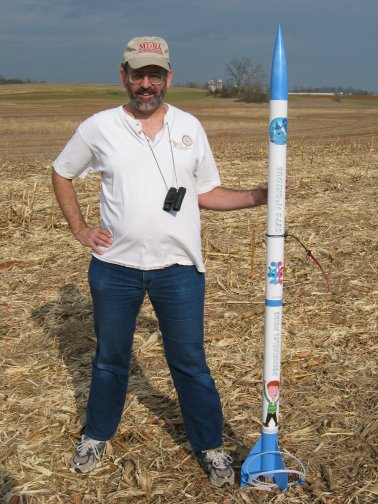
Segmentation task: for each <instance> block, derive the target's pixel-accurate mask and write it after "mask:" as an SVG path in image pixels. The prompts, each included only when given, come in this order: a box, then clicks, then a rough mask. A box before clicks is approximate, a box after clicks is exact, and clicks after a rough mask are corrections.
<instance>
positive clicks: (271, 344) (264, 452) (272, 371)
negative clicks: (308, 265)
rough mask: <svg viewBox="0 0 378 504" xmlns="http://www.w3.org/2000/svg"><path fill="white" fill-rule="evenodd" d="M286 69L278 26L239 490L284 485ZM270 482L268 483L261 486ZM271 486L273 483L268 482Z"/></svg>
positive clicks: (272, 77)
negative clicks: (256, 428)
mask: <svg viewBox="0 0 378 504" xmlns="http://www.w3.org/2000/svg"><path fill="white" fill-rule="evenodd" d="M287 100H288V89H287V70H286V53H285V46H284V41H283V36H282V29H281V26H280V25H279V26H278V30H277V36H276V42H275V46H274V53H273V63H272V70H271V79H270V109H269V110H270V117H269V164H268V172H269V173H268V218H267V232H266V271H265V282H266V283H265V320H264V374H263V394H262V396H263V407H262V431H261V436H260V437H259V439H258V441H257V443H256V444H255V445H254V447H253V448H252V450H251V452H250V453H249V455H248V457H247V459H246V460H245V462H244V463H243V465H242V468H241V486H242V487H244V486H246V485H248V484H250V485H257V486H274V487H276V486H278V487H279V488H280V489H281V490H285V489H287V487H288V473H289V472H290V471H287V470H286V469H285V465H284V461H283V459H282V454H281V452H280V450H279V447H278V424H279V394H280V386H281V380H280V368H281V327H282V304H283V301H282V295H283V268H284V242H285V189H286V135H287ZM266 481H270V483H264V482H266ZM272 482H273V483H272Z"/></svg>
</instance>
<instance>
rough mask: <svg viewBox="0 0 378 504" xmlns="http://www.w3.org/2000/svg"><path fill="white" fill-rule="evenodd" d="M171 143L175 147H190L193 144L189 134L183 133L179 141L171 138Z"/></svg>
mask: <svg viewBox="0 0 378 504" xmlns="http://www.w3.org/2000/svg"><path fill="white" fill-rule="evenodd" d="M172 145H173V147H175V148H176V149H190V147H191V146H192V145H193V140H192V139H191V138H190V136H189V135H183V136H182V138H181V142H176V141H175V140H172Z"/></svg>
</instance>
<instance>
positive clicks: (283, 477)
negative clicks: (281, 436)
mask: <svg viewBox="0 0 378 504" xmlns="http://www.w3.org/2000/svg"><path fill="white" fill-rule="evenodd" d="M281 471H285V464H284V462H283V460H282V455H281V453H280V451H279V447H278V433H274V434H268V433H266V432H263V433H262V434H261V436H260V437H259V439H258V440H257V443H256V444H255V445H254V447H253V448H252V450H251V451H250V453H249V455H248V457H247V458H246V460H245V461H244V463H243V465H242V467H241V477H240V479H241V487H244V486H246V485H248V484H249V482H250V477H251V476H252V478H254V477H256V479H258V478H259V477H261V478H272V479H273V480H274V481H275V483H276V484H277V486H278V487H279V488H280V490H282V491H283V490H287V488H288V475H287V472H281ZM260 473H264V474H263V475H261V476H259V474H260Z"/></svg>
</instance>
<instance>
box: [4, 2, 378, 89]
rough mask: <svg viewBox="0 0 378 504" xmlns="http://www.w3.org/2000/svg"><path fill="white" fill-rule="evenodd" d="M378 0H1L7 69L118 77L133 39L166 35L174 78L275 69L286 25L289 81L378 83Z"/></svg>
mask: <svg viewBox="0 0 378 504" xmlns="http://www.w3.org/2000/svg"><path fill="white" fill-rule="evenodd" d="M377 21H378V0H344V1H341V0H281V1H278V0H261V1H257V0H217V1H215V0H207V1H206V0H186V1H185V0H154V1H150V0H144V1H139V2H138V1H136V0H134V1H130V0H102V1H100V0H0V74H1V75H4V76H5V77H14V76H20V77H22V78H30V79H33V80H44V81H48V82H93V83H117V82H119V80H118V66H117V65H118V64H119V63H120V62H121V60H122V55H123V50H124V46H125V43H126V42H127V41H128V40H129V39H131V38H132V37H134V36H137V35H158V36H161V37H163V38H165V39H166V40H167V41H168V43H169V46H170V53H171V61H172V64H173V67H174V70H175V82H176V83H186V82H188V81H196V82H200V83H203V82H206V81H207V80H209V79H222V78H224V77H225V72H224V67H225V64H226V63H228V62H230V61H231V60H232V59H234V58H236V59H241V58H250V59H251V61H252V62H253V63H255V64H261V65H262V66H263V68H264V70H265V72H266V73H267V74H268V75H269V73H270V65H271V59H272V52H273V47H274V40H275V34H276V30H277V26H278V24H279V23H280V24H281V25H282V29H283V34H284V40H285V45H286V54H287V61H288V72H289V75H288V77H289V87H290V88H293V87H294V86H312V87H316V86H345V87H347V86H352V87H355V88H360V89H367V90H369V91H377V92H378V29H377Z"/></svg>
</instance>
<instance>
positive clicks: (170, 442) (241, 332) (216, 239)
mask: <svg viewBox="0 0 378 504" xmlns="http://www.w3.org/2000/svg"><path fill="white" fill-rule="evenodd" d="M52 106H53V105H50V107H52ZM91 106H93V105H91ZM96 106H97V105H96ZM334 106H335V105H334V104H331V105H330V109H328V108H327V107H323V109H322V108H321V107H320V108H319V109H318V110H317V113H318V114H319V115H318V116H317V119H316V121H317V123H316V124H319V129H316V131H315V130H313V135H314V140H315V141H316V143H317V145H315V142H312V143H309V141H308V140H306V136H307V133H308V131H307V128H308V125H307V120H306V108H305V107H304V106H303V105H302V108H301V106H299V105H296V107H294V108H293V110H292V111H291V115H290V119H289V121H290V124H292V127H291V129H292V130H293V137H294V139H292V140H291V142H290V145H289V150H288V155H289V158H288V172H289V176H290V179H291V186H292V187H291V191H290V196H289V199H288V203H287V219H286V221H287V229H288V230H289V232H292V233H293V234H295V235H297V236H299V237H300V238H301V239H302V241H303V242H304V243H305V244H306V245H307V246H308V247H309V248H311V249H312V250H313V252H314V254H315V255H316V256H317V257H318V259H320V261H321V263H322V265H323V267H324V268H325V270H326V271H327V272H328V274H329V277H330V280H331V284H332V291H331V293H329V294H327V293H326V289H325V285H324V281H323V277H322V274H321V273H320V272H319V270H318V269H317V268H316V266H315V265H314V264H313V263H311V262H310V261H309V259H308V258H307V256H306V254H305V253H304V251H303V249H302V248H301V247H300V246H299V245H298V244H297V243H296V242H295V241H294V240H290V239H289V240H288V241H287V244H286V249H285V252H286V275H285V288H284V297H285V308H284V328H283V329H284V331H283V349H282V363H283V364H282V396H281V427H280V446H281V448H283V449H285V450H288V451H289V452H291V453H293V454H295V455H296V456H297V457H299V458H300V459H301V460H302V462H303V463H304V465H305V467H306V470H307V473H308V476H307V481H306V486H305V487H303V488H301V487H294V488H293V489H291V490H290V491H289V492H288V493H287V494H281V493H278V492H276V491H269V492H267V491H264V492H262V491H260V490H256V489H252V488H247V489H245V490H240V489H239V487H238V485H235V487H234V488H230V489H226V490H217V489H214V488H212V487H210V486H209V485H208V483H207V479H206V476H205V475H204V474H203V473H202V472H201V470H200V469H199V467H198V466H197V464H196V463H195V461H194V460H193V459H192V458H191V456H190V451H189V446H188V444H187V441H186V437H185V432H184V430H183V425H182V421H181V416H180V412H179V407H178V403H177V399H176V395H175V391H174V389H173V386H172V382H171V379H170V377H169V373H168V371H167V368H166V366H165V363H164V358H163V355H162V347H161V340H160V336H159V333H158V328H157V323H156V319H155V317H154V314H153V312H152V309H151V306H150V304H149V303H148V302H146V303H145V305H144V306H143V310H142V312H141V315H140V318H139V324H138V329H137V333H136V340H135V346H134V357H133V365H132V374H131V380H130V391H129V395H128V400H127V404H126V406H125V412H124V416H123V419H122V422H121V424H120V427H119V430H118V433H117V435H116V437H115V439H114V440H113V442H112V443H111V447H109V453H108V455H107V456H106V457H105V458H104V460H103V462H102V463H101V465H100V466H99V467H98V469H96V470H95V471H94V472H93V473H92V474H90V475H88V476H78V475H76V474H73V473H71V472H70V471H69V469H68V461H69V458H70V455H71V453H72V450H73V449H74V447H75V445H76V443H77V440H78V438H79V435H80V431H81V429H82V426H83V422H84V415H85V403H86V397H87V391H88V384H89V379H90V371H91V369H90V368H91V365H90V359H91V356H92V354H93V351H94V346H95V337H94V333H93V328H92V322H91V303H90V298H89V292H88V288H87V283H86V269H87V264H88V259H89V252H88V251H87V250H84V249H83V248H81V246H80V245H79V244H78V243H77V242H75V241H74V240H73V239H72V237H71V236H70V233H69V231H68V229H67V225H66V224H65V222H64V220H63V218H62V217H61V214H60V212H59V210H58V208H57V205H56V203H55V200H54V197H53V195H52V190H51V185H50V164H51V163H50V160H51V157H52V156H51V153H52V152H53V151H55V152H58V150H59V149H60V147H61V145H62V142H63V141H65V138H64V137H65V136H68V135H69V134H70V132H68V131H66V130H64V131H61V130H59V132H58V135H57V136H56V138H55V140H54V142H53V143H52V144H51V145H49V149H48V150H47V151H45V150H44V144H45V142H46V138H45V137H41V136H38V135H40V133H38V132H36V133H35V135H34V134H33V135H34V136H33V142H34V145H33V149H32V150H30V151H29V150H28V151H24V154H25V155H24V157H23V159H21V158H20V156H17V152H16V151H17V144H16V143H15V144H14V143H12V142H11V141H10V140H11V136H9V137H8V142H9V145H10V146H11V149H10V150H8V154H9V155H8V156H6V155H5V152H4V151H3V155H2V159H1V161H0V168H1V177H2V200H1V211H0V219H1V223H0V225H1V228H0V232H1V257H0V274H1V277H2V300H1V309H2V317H1V326H2V327H1V331H2V337H1V341H0V359H1V360H0V362H1V367H0V374H1V377H0V380H1V382H0V383H1V384H2V385H1V389H0V404H1V411H2V415H1V418H0V436H1V438H0V442H1V448H0V464H1V465H0V488H1V490H0V501H1V499H3V502H7V503H8V502H9V501H10V500H11V499H13V500H11V502H12V504H16V503H19V504H22V503H26V502H27V503H28V504H35V503H38V504H39V503H41V504H45V503H54V504H55V503H73V504H81V503H83V504H84V503H121V502H122V503H123V502H130V503H146V502H150V503H156V504H158V503H166V504H168V503H171V504H175V503H179V502H180V503H181V502H193V503H198V504H205V503H209V504H210V503H222V504H223V503H224V504H226V503H227V504H228V503H230V504H231V503H244V502H247V503H248V502H249V503H254V502H256V503H257V502H259V503H279V502H288V503H291V504H294V503H313V502H314V503H318V502H319V503H327V504H334V503H335V504H336V503H337V504H339V503H340V504H341V503H342V504H344V503H373V502H376V500H377V495H378V483H377V455H378V447H377V435H378V421H377V412H378V411H377V410H378V408H377V357H376V356H377V350H378V344H377V315H376V313H377V294H378V291H377V290H376V287H375V276H376V274H377V265H378V264H377V263H378V261H377V254H378V238H377V220H378V219H377V207H376V202H377V169H378V158H377V143H376V141H375V140H374V139H372V136H371V135H372V133H374V134H377V131H375V132H373V131H372V130H371V128H372V122H373V121H372V117H373V111H371V110H370V109H369V110H368V112H367V114H368V116H367V117H368V120H366V121H362V119H363V117H364V116H363V115H362V114H361V115H360V116H359V117H360V121H361V122H356V121H355V122H354V126H353V127H354V129H355V133H356V134H355V135H354V136H351V135H350V129H351V128H352V127H351V125H350V124H348V131H347V134H346V135H345V136H343V135H341V134H340V136H338V137H337V138H332V137H331V138H329V139H327V138H326V137H327V132H328V131H329V129H330V123H332V121H334V120H335V114H334ZM41 107H42V106H40V108H39V110H38V113H39V115H40V116H43V117H45V116H46V117H48V116H49V114H50V115H54V114H55V109H51V108H49V106H48V105H44V106H43V107H44V108H43V107H42V108H41ZM238 107H239V105H238V106H237V108H236V109H235V110H236V112H235V113H236V114H237V115H239V117H241V116H242V115H243V113H242V111H241V107H239V108H240V110H239V108H238ZM88 108H90V106H89V105H88V104H83V110H88ZM188 108H189V106H188ZM193 109H194V107H193ZM254 110H255V112H256V117H257V119H256V121H257V122H259V127H260V129H261V130H262V132H264V131H265V130H266V124H265V116H266V113H267V107H265V108H264V107H256V109H254ZM311 110H315V109H312V107H311ZM343 110H344V109H343ZM348 110H349V112H350V109H348ZM348 110H344V112H342V111H339V115H340V117H341V116H344V115H347V114H348ZM29 111H30V114H32V112H31V109H29ZM70 111H72V109H64V115H65V116H66V117H68V116H69V112H70ZM194 111H195V113H196V114H197V115H198V116H199V117H201V116H203V118H204V123H205V125H206V127H207V129H208V130H209V134H210V138H211V139H212V143H213V146H214V151H215V155H216V158H217V161H218V164H219V168H220V172H221V175H222V179H223V183H224V185H226V186H232V187H244V188H247V187H250V186H251V185H253V184H255V183H256V182H258V181H260V180H264V179H266V165H267V162H266V155H267V147H266V145H265V141H264V142H262V143H257V144H252V143H251V142H252V141H253V140H254V138H253V136H252V135H249V132H248V131H247V130H246V131H244V136H242V137H241V135H240V131H239V138H238V139H237V138H236V137H235V136H233V135H229V134H228V133H227V132H226V133H223V136H222V132H221V131H218V130H217V128H216V121H217V120H218V116H219V114H218V111H209V110H207V109H202V110H200V109H199V108H196V109H195V110H194ZM353 113H354V112H352V117H353ZM370 114H372V115H371V116H370ZM73 116H74V114H73ZM356 117H357V116H356ZM369 118H370V119H369ZM235 120H236V119H235ZM246 120H247V119H246ZM40 121H41V124H42V125H43V120H42V119H40ZM67 121H69V122H70V121H72V122H73V123H75V122H76V118H75V117H74V118H73V119H70V118H68V119H67ZM212 121H213V122H212ZM233 121H234V120H233V119H232V117H231V119H230V120H229V122H230V124H229V126H230V128H229V131H234V132H236V131H237V123H235V122H233ZM341 123H342V120H341V119H340V124H341ZM376 124H377V122H376ZM256 128H257V123H256ZM301 128H303V129H301ZM42 129H43V127H42ZM239 130H240V128H239ZM301 131H302V132H303V134H302V137H301ZM263 136H264V134H263V133H262V134H261V138H262V137H263ZM14 138H16V137H14ZM222 138H223V140H222ZM237 140H238V141H237ZM36 142H38V144H36ZM35 151H39V152H40V153H41V156H40V157H39V158H38V159H35V156H34V152H35ZM26 154H27V155H26ZM98 184H99V181H98V180H97V179H96V178H88V179H86V180H84V181H78V183H77V189H78V192H79V194H80V199H81V201H82V204H83V208H84V210H85V211H86V213H87V215H88V219H89V220H90V221H91V222H96V219H97V191H98ZM202 217H203V249H204V255H205V258H206V265H207V305H206V315H207V318H206V321H207V322H206V334H207V340H206V341H207V343H206V344H207V352H208V361H209V365H210V367H211V369H212V371H213V375H214V378H215V380H216V382H217V385H218V387H219V390H220V393H221V397H222V401H223V407H224V415H225V447H226V449H227V450H229V451H230V452H231V453H232V454H233V457H234V459H235V462H236V468H237V469H239V468H240V465H241V463H242V462H243V461H244V460H245V458H246V456H247V454H248V452H249V450H250V449H251V447H252V446H253V444H254V443H255V441H256V439H257V437H258V435H259V432H260V417H261V389H262V385H261V379H262V376H261V375H262V360H263V355H262V346H263V311H264V308H263V303H264V278H263V274H262V273H263V271H264V267H265V266H264V265H265V245H264V241H265V239H264V233H265V218H266V214H265V209H256V210H253V211H242V212H235V213H234V212H231V213H212V212H203V214H202Z"/></svg>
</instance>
